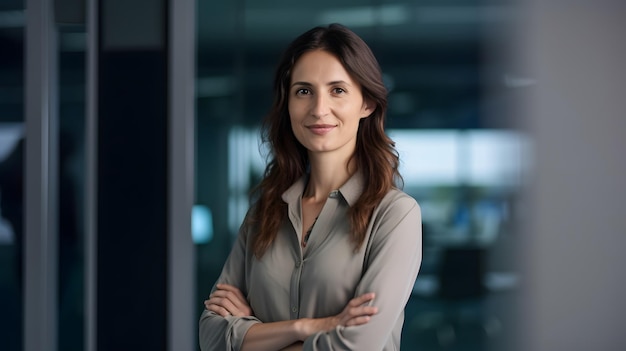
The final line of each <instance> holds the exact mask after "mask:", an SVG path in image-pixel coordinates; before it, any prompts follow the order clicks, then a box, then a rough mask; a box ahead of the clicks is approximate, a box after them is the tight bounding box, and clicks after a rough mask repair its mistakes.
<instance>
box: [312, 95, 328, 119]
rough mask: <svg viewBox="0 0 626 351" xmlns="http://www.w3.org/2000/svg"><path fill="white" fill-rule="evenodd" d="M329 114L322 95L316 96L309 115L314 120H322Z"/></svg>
mask: <svg viewBox="0 0 626 351" xmlns="http://www.w3.org/2000/svg"><path fill="white" fill-rule="evenodd" d="M329 112H330V106H329V102H328V99H327V97H326V96H324V94H318V95H317V96H316V97H315V99H314V100H313V106H312V107H311V115H313V117H315V118H322V117H324V116H326V115H327V114H328V113H329Z"/></svg>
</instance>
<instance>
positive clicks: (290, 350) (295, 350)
mask: <svg viewBox="0 0 626 351" xmlns="http://www.w3.org/2000/svg"><path fill="white" fill-rule="evenodd" d="M303 347H304V343H303V342H302V341H298V342H296V343H293V344H291V345H289V346H287V347H285V348H284V349H281V350H280V351H302V348H303Z"/></svg>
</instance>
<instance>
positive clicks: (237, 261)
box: [198, 226, 261, 351]
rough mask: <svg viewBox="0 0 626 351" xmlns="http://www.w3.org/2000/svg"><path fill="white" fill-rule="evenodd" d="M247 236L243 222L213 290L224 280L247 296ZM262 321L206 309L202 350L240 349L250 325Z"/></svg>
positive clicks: (201, 338) (203, 321) (201, 331)
mask: <svg viewBox="0 0 626 351" xmlns="http://www.w3.org/2000/svg"><path fill="white" fill-rule="evenodd" d="M246 238H247V235H246V233H245V232H244V230H243V226H242V229H241V230H240V231H239V235H238V236H237V242H236V243H235V245H233V248H232V250H231V252H230V254H229V256H228V258H227V259H226V263H225V264H224V268H223V269H222V273H221V274H220V277H219V278H218V280H217V282H216V284H215V286H213V289H212V292H213V291H214V290H215V289H216V285H217V284H218V283H223V284H230V285H233V286H236V287H237V288H239V290H241V292H242V293H243V294H244V296H245V295H246V292H247V288H246V280H245V264H246ZM260 322H261V321H260V320H259V319H257V318H256V317H254V316H248V317H232V316H231V317H222V316H220V315H218V314H216V313H214V312H211V311H208V310H204V311H203V312H202V315H201V316H200V321H199V335H198V338H199V341H200V349H201V350H202V351H214V350H220V351H221V350H226V351H239V350H240V349H241V345H242V343H243V339H244V336H245V335H246V333H247V332H248V329H250V327H251V326H252V325H254V324H255V323H260Z"/></svg>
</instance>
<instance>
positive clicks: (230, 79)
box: [0, 0, 626, 351]
mask: <svg viewBox="0 0 626 351" xmlns="http://www.w3.org/2000/svg"><path fill="white" fill-rule="evenodd" d="M624 10H626V8H625V6H624V5H622V4H620V3H619V2H616V1H610V0H601V1H597V2H593V4H591V3H587V2H584V1H577V2H575V5H573V6H570V5H569V3H568V2H566V1H555V0H553V1H539V0H534V1H527V2H521V1H513V0H502V1H496V0H446V1H408V0H407V1H400V0H393V1H391V0H390V1H383V0H376V1H364V0H353V1H348V2H341V3H335V2H329V1H317V2H310V3H304V4H303V3H293V2H286V1H258V2H254V1H243V0H237V1H231V2H225V1H224V2H217V1H209V0H197V1H192V0H177V1H174V0H170V1H168V0H134V1H121V0H115V1H114V0H110V1H96V0H83V1H81V0H58V1H51V0H47V1H46V0H39V1H35V0H22V1H20V0H1V1H0V52H1V54H0V205H1V206H0V260H1V263H0V311H1V312H0V345H2V346H1V349H2V350H7V351H12V350H29V351H30V350H89V351H91V350H126V349H156V350H177V351H178V350H196V349H198V346H197V320H198V318H199V315H200V313H201V311H202V308H203V305H202V301H203V300H204V299H205V298H206V296H207V295H208V293H209V291H210V289H211V287H212V285H213V283H214V281H215V280H216V278H217V277H218V275H219V273H220V270H221V266H222V264H223V262H224V260H225V259H226V257H227V255H228V253H229V250H230V247H231V245H232V243H233V239H234V237H235V235H236V233H237V230H238V227H239V225H240V223H241V220H242V219H243V216H244V214H245V211H246V210H247V208H248V205H249V198H248V194H249V191H250V189H251V187H252V186H254V185H255V184H256V182H257V181H258V180H259V179H260V177H261V176H262V173H263V170H264V164H265V154H264V151H265V150H264V148H263V147H262V144H261V143H260V140H259V129H258V128H259V125H260V122H261V120H262V118H263V117H264V115H265V113H266V112H267V111H269V108H270V103H271V93H272V92H271V84H272V75H273V71H274V69H275V64H276V63H277V61H278V58H279V56H280V54H281V52H282V50H283V49H284V48H285V46H286V45H287V43H289V41H290V40H291V39H293V38H295V36H297V35H298V34H300V33H302V32H303V31H305V30H307V29H309V28H311V27H313V26H315V25H323V24H328V23H333V22H339V23H343V24H345V25H347V26H348V27H350V28H351V29H353V30H354V31H355V32H356V33H357V34H359V35H360V36H361V37H362V38H363V39H364V40H365V41H366V42H367V43H368V44H369V45H370V47H371V48H372V50H373V52H374V54H375V55H376V57H377V58H378V60H379V62H380V64H381V67H382V70H383V73H384V78H385V84H386V85H387V88H388V90H389V105H390V108H389V113H388V124H387V129H388V133H389V135H390V136H391V137H392V139H394V140H395V141H396V143H397V148H398V150H399V152H400V156H401V162H402V166H401V167H402V168H401V172H402V174H403V177H404V190H405V191H406V192H407V193H409V194H410V195H412V196H413V197H415V198H416V199H417V201H418V202H419V203H420V205H421V209H422V215H423V228H422V229H423V262H422V266H421V270H420V274H419V276H418V279H417V281H416V284H415V287H414V290H413V294H412V296H411V298H410V300H409V302H408V305H407V307H406V319H405V325H404V332H403V337H402V349H403V350H467V351H477V350H481V351H482V350H561V349H569V350H583V349H598V350H619V349H623V347H626V339H625V336H624V335H623V333H622V332H621V328H620V325H621V324H620V322H619V321H620V320H621V317H622V316H624V315H626V309H625V306H626V304H623V303H622V302H621V298H620V297H621V296H623V295H624V293H626V286H625V284H624V282H625V279H624V278H625V277H624V274H623V272H621V268H620V267H621V266H622V265H623V264H624V263H626V262H625V261H626V260H625V259H624V258H623V254H622V253H621V251H622V248H623V247H624V244H626V242H625V241H626V239H625V238H626V222H624V218H626V216H624V210H623V199H624V198H626V190H625V189H626V186H625V184H624V179H626V162H624V159H623V151H624V150H626V145H625V144H626V142H625V141H624V138H623V137H622V135H621V133H622V132H624V131H626V118H624V117H623V115H624V113H623V111H622V108H621V104H620V103H621V102H622V101H624V98H626V96H624V92H625V91H626V89H624V83H623V82H624V81H626V80H625V78H626V77H625V76H624V70H623V69H620V67H621V66H622V65H623V62H626V44H625V43H624V41H623V40H620V39H619V37H620V33H623V32H624V29H626V28H624V27H625V26H624V24H623V21H622V20H621V17H622V16H623V14H624V13H626V12H624Z"/></svg>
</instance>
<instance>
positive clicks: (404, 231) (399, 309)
mask: <svg viewBox="0 0 626 351" xmlns="http://www.w3.org/2000/svg"><path fill="white" fill-rule="evenodd" d="M370 225H371V226H372V232H371V235H370V238H369V240H368V242H367V245H368V247H367V252H368V253H367V254H366V258H365V261H366V267H367V268H366V270H365V271H364V272H363V276H362V277H361V280H360V281H359V283H358V285H357V289H356V292H355V296H358V295H361V294H364V293H367V292H374V293H376V298H375V300H374V303H373V306H377V307H378V314H376V315H374V316H373V317H372V319H371V320H370V321H369V322H368V323H367V324H364V325H360V326H353V327H337V328H335V329H334V330H332V331H330V332H325V333H317V334H315V335H312V336H311V337H309V338H307V339H306V340H305V343H304V348H303V349H304V350H316V351H325V350H329V351H330V350H360V351H368V350H372V351H380V350H383V348H385V345H388V343H389V340H390V338H394V339H396V340H398V341H399V340H400V335H399V333H400V331H401V329H402V323H403V321H404V307H405V305H406V303H407V301H408V299H409V297H410V294H411V291H412V289H413V285H414V283H415V279H416V278H417V273H418V271H419V267H420V264H421V258H422V235H421V213H420V209H419V206H418V204H417V203H416V202H415V200H414V199H413V198H411V197H409V196H407V195H405V194H401V193H400V194H399V193H396V194H395V195H393V196H390V197H388V198H386V199H384V200H383V202H382V203H381V206H379V209H378V210H377V211H375V213H374V214H373V216H372V221H371V223H370ZM396 334H398V335H396ZM397 348H398V349H399V345H397Z"/></svg>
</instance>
